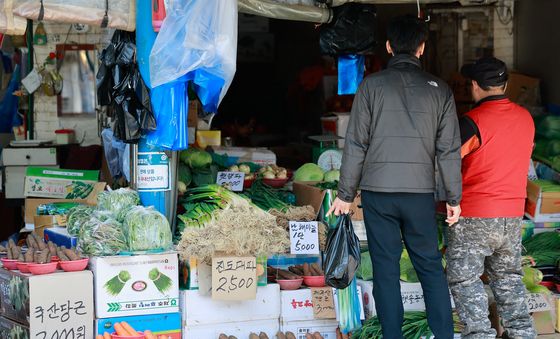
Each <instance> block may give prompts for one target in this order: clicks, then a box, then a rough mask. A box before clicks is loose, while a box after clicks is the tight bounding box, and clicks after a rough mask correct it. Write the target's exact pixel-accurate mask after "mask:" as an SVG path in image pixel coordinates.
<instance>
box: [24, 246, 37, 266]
mask: <svg viewBox="0 0 560 339" xmlns="http://www.w3.org/2000/svg"><path fill="white" fill-rule="evenodd" d="M23 258H24V259H25V262H33V260H34V259H35V248H33V247H30V248H28V249H27V252H25V255H24V256H23Z"/></svg>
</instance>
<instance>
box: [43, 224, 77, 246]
mask: <svg viewBox="0 0 560 339" xmlns="http://www.w3.org/2000/svg"><path fill="white" fill-rule="evenodd" d="M43 238H44V239H45V241H46V242H49V241H52V242H53V243H54V244H55V245H57V246H64V247H66V248H72V247H76V246H78V238H77V237H73V236H71V235H70V234H68V231H67V230H66V227H56V226H55V227H51V228H47V229H45V230H44V237H43Z"/></svg>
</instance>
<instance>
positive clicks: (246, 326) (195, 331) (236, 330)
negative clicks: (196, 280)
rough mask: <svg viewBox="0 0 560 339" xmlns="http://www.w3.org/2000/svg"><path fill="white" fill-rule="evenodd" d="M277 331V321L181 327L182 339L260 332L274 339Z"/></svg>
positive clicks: (242, 335) (245, 335)
mask: <svg viewBox="0 0 560 339" xmlns="http://www.w3.org/2000/svg"><path fill="white" fill-rule="evenodd" d="M189 292H191V291H189ZM279 330H280V323H279V322H278V319H270V320H256V321H238V322H232V323H225V322H224V323H220V324H210V325H200V326H186V327H183V339H216V338H218V337H219V335H220V334H222V333H223V334H225V335H228V336H231V335H232V336H235V337H237V338H240V339H241V338H249V335H250V334H251V333H256V334H257V335H258V334H259V333H260V332H264V333H266V335H267V336H268V337H269V338H275V337H276V333H278V331H279ZM329 338H330V337H329ZM325 339H326V338H325Z"/></svg>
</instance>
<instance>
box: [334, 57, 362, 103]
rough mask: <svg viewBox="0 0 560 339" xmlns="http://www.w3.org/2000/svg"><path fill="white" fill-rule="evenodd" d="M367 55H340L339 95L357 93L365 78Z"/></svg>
mask: <svg viewBox="0 0 560 339" xmlns="http://www.w3.org/2000/svg"><path fill="white" fill-rule="evenodd" d="M364 67H365V57H364V56H363V55H357V54H349V55H341V56H339V57H338V95H344V94H356V91H357V90H358V86H360V82H362V80H363V79H364Z"/></svg>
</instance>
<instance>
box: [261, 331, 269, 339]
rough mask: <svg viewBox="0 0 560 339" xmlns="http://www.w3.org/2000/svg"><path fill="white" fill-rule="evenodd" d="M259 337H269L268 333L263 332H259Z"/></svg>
mask: <svg viewBox="0 0 560 339" xmlns="http://www.w3.org/2000/svg"><path fill="white" fill-rule="evenodd" d="M259 339H269V338H268V335H267V334H266V333H264V332H261V333H259Z"/></svg>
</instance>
